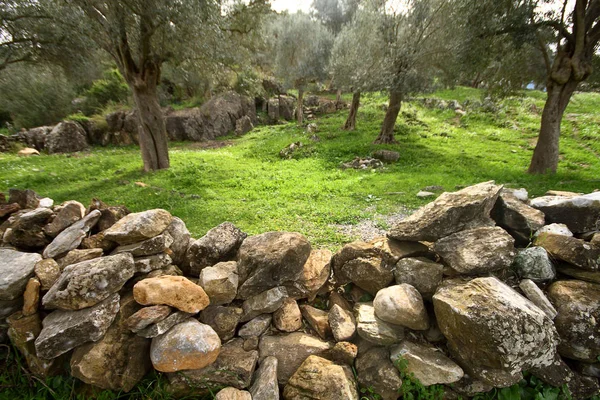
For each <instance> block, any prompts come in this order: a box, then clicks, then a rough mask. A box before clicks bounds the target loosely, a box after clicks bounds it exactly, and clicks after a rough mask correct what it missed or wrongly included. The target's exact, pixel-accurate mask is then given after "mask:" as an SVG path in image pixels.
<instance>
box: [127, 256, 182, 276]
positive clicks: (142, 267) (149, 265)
mask: <svg viewBox="0 0 600 400" xmlns="http://www.w3.org/2000/svg"><path fill="white" fill-rule="evenodd" d="M133 262H134V263H135V270H136V272H141V273H144V274H147V273H149V272H153V271H157V270H159V269H165V268H167V267H169V266H170V265H171V263H172V262H173V260H172V259H171V256H169V255H168V254H164V253H163V254H155V255H153V256H146V257H136V258H134V259H133ZM179 275H181V274H179Z"/></svg>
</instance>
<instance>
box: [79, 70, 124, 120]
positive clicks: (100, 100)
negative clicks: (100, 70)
mask: <svg viewBox="0 0 600 400" xmlns="http://www.w3.org/2000/svg"><path fill="white" fill-rule="evenodd" d="M128 95H129V87H128V86H127V83H125V79H123V76H122V75H121V73H120V72H119V70H117V69H116V68H111V69H109V70H107V71H105V72H104V78H103V79H98V80H96V81H94V82H93V83H92V86H91V87H90V88H89V89H88V90H86V91H85V93H84V96H85V101H84V103H83V104H82V105H81V109H82V110H81V111H82V112H83V114H85V115H91V114H94V113H97V112H98V111H100V110H101V109H102V108H103V107H105V106H106V105H108V104H109V103H124V102H126V101H127V96H128Z"/></svg>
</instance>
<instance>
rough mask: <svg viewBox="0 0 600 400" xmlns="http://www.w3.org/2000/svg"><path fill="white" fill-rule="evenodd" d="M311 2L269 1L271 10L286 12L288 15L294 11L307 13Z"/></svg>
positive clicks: (297, 0)
mask: <svg viewBox="0 0 600 400" xmlns="http://www.w3.org/2000/svg"><path fill="white" fill-rule="evenodd" d="M311 3H312V0H271V8H272V9H273V10H275V11H283V10H288V11H289V12H290V13H295V12H296V11H300V10H301V11H304V12H305V13H307V12H308V10H309V9H310V5H311Z"/></svg>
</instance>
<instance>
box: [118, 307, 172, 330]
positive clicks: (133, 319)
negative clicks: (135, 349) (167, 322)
mask: <svg viewBox="0 0 600 400" xmlns="http://www.w3.org/2000/svg"><path fill="white" fill-rule="evenodd" d="M171 310H172V309H171V307H169V306H150V307H144V308H142V309H140V310H139V311H137V312H135V313H133V314H132V315H130V316H129V317H128V318H127V320H126V321H125V322H124V324H125V327H126V328H127V329H129V330H130V331H132V332H134V333H135V332H138V331H141V330H142V329H144V328H146V327H148V326H149V325H151V324H154V323H156V322H160V321H162V320H163V319H165V318H167V317H168V316H169V315H170V314H171Z"/></svg>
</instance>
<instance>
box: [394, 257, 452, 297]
mask: <svg viewBox="0 0 600 400" xmlns="http://www.w3.org/2000/svg"><path fill="white" fill-rule="evenodd" d="M443 276H444V266H443V265H441V264H438V263H435V262H433V261H431V260H430V259H428V258H424V257H417V258H404V259H402V260H400V261H398V263H397V264H396V268H395V269H394V277H395V279H396V283H397V284H402V283H406V284H409V285H411V286H413V287H414V288H415V289H417V290H418V291H419V293H420V294H421V296H422V297H423V298H424V299H427V300H431V298H432V297H433V295H434V293H435V291H436V289H437V288H438V286H439V285H440V284H441V283H442V278H443Z"/></svg>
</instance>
